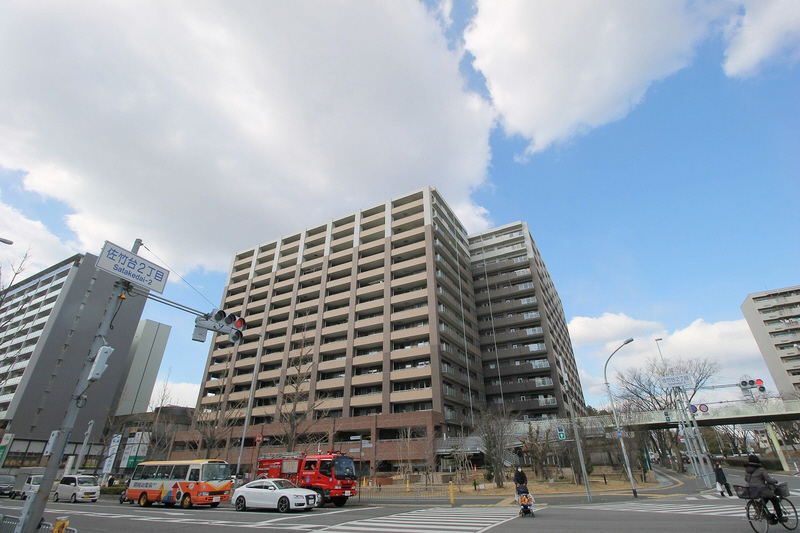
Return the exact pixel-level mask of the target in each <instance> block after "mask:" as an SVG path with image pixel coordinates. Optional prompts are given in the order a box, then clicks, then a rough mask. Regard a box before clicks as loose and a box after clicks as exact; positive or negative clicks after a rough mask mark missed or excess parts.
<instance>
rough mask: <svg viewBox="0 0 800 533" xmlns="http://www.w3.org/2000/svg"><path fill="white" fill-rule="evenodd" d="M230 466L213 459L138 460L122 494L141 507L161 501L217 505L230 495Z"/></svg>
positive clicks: (190, 504) (170, 503)
mask: <svg viewBox="0 0 800 533" xmlns="http://www.w3.org/2000/svg"><path fill="white" fill-rule="evenodd" d="M230 492H231V466H230V465H229V464H228V463H226V462H225V461H220V460H216V459H194V460H188V461H145V462H143V463H139V465H138V466H137V467H136V470H134V472H133V476H132V477H131V479H130V482H129V483H128V489H127V491H126V494H125V497H126V499H127V500H130V501H132V502H139V505H140V506H142V507H147V506H150V505H152V504H153V503H163V504H164V505H166V506H168V507H172V506H174V505H175V504H180V506H181V507H183V508H184V509H189V508H190V507H192V506H193V505H210V506H211V507H217V506H218V505H219V504H220V503H222V502H224V501H227V500H228V499H229V498H230Z"/></svg>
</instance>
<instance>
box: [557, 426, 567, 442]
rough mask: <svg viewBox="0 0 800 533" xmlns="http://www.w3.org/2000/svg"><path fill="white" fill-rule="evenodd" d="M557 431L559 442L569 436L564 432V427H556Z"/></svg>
mask: <svg viewBox="0 0 800 533" xmlns="http://www.w3.org/2000/svg"><path fill="white" fill-rule="evenodd" d="M556 431H558V440H564V439H566V438H567V434H566V432H565V431H564V426H562V425H558V426H556Z"/></svg>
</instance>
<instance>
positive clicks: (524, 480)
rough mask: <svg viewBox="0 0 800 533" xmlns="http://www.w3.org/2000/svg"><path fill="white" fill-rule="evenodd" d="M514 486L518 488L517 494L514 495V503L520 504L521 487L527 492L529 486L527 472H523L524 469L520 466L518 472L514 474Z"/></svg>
mask: <svg viewBox="0 0 800 533" xmlns="http://www.w3.org/2000/svg"><path fill="white" fill-rule="evenodd" d="M514 486H515V487H516V491H515V492H516V494H514V501H515V502H519V495H520V489H519V488H520V487H525V488H526V491H527V486H528V476H526V475H525V472H523V471H522V467H521V466H518V467H517V470H516V472H514Z"/></svg>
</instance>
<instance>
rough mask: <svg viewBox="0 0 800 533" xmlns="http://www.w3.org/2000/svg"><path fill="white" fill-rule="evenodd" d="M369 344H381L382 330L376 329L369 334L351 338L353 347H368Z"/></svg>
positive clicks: (380, 345) (377, 345) (379, 345)
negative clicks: (376, 330)
mask: <svg viewBox="0 0 800 533" xmlns="http://www.w3.org/2000/svg"><path fill="white" fill-rule="evenodd" d="M370 346H375V347H382V346H383V331H378V332H376V333H372V334H370V335H364V336H361V337H356V338H355V339H353V347H354V348H368V347H370Z"/></svg>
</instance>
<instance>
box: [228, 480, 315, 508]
mask: <svg viewBox="0 0 800 533" xmlns="http://www.w3.org/2000/svg"><path fill="white" fill-rule="evenodd" d="M316 504H317V493H316V492H314V491H313V490H308V489H301V488H299V487H298V486H297V485H295V484H294V483H292V482H291V481H289V480H287V479H257V480H255V481H251V482H250V483H248V484H247V485H242V486H241V487H239V488H238V489H236V490H235V491H234V492H233V505H234V506H235V507H236V510H237V511H246V510H247V509H250V508H256V507H259V508H262V509H277V510H278V512H279V513H286V512H288V511H291V510H295V509H305V510H307V511H310V510H311V509H313V508H314V507H315V506H316Z"/></svg>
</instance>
